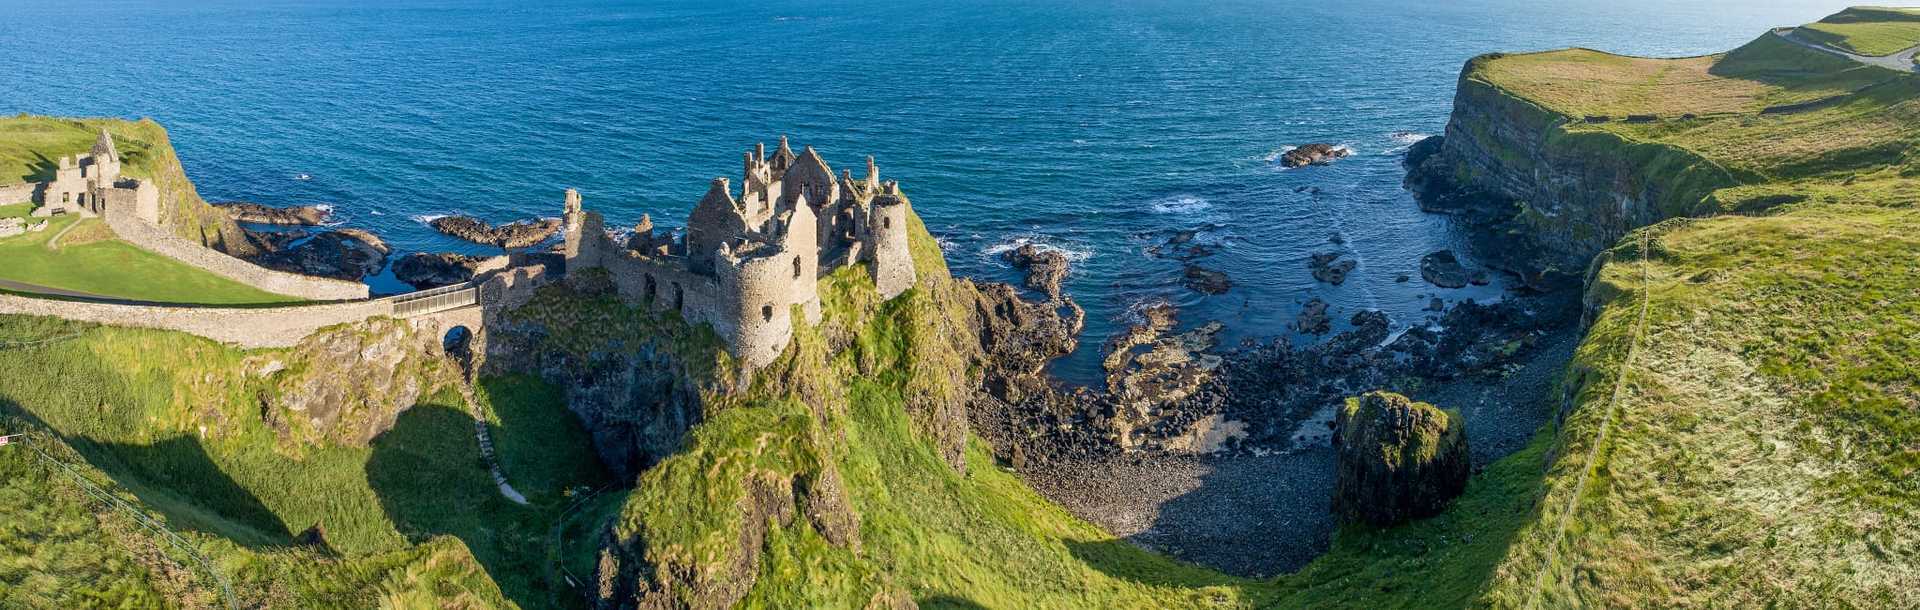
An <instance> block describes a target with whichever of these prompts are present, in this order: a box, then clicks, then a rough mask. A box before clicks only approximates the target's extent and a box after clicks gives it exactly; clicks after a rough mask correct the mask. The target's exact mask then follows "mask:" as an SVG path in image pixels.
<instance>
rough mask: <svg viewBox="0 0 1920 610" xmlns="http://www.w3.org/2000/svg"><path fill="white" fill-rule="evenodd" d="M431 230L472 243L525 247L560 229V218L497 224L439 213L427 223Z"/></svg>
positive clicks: (516, 247) (502, 246)
mask: <svg viewBox="0 0 1920 610" xmlns="http://www.w3.org/2000/svg"><path fill="white" fill-rule="evenodd" d="M427 224H428V225H429V226H432V227H433V228H434V230H436V231H439V232H441V233H445V234H447V235H451V236H454V237H458V238H460V239H464V240H467V241H470V242H473V243H476V244H483V245H488V246H496V247H500V248H512V249H518V248H528V247H532V246H535V245H538V244H539V243H540V242H543V241H546V240H547V239H548V238H551V237H553V235H554V234H555V233H558V232H559V231H560V219H558V218H541V219H537V220H521V221H517V222H512V223H508V224H504V225H500V226H493V225H490V224H487V222H486V221H484V220H480V219H478V218H474V217H472V216H442V217H440V218H435V219H433V220H432V221H431V222H428V223H427Z"/></svg>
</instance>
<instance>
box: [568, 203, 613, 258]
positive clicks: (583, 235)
mask: <svg viewBox="0 0 1920 610" xmlns="http://www.w3.org/2000/svg"><path fill="white" fill-rule="evenodd" d="M566 197H567V199H566V207H565V208H564V211H563V212H562V213H561V217H560V218H561V221H560V222H561V231H562V232H563V233H564V235H563V236H562V237H563V239H565V240H566V245H565V246H564V247H563V249H562V252H563V253H564V254H565V256H566V258H567V268H568V269H586V268H590V267H598V266H600V265H601V242H603V241H606V239H605V237H606V232H607V229H606V226H605V222H604V221H603V220H601V218H600V213H599V212H588V211H586V210H583V209H581V207H580V191H577V190H574V189H567V195H566Z"/></svg>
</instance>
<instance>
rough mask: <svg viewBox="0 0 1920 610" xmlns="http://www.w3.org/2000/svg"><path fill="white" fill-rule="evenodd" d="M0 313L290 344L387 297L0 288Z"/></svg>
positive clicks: (370, 313) (257, 344) (388, 305)
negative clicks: (118, 295) (244, 298)
mask: <svg viewBox="0 0 1920 610" xmlns="http://www.w3.org/2000/svg"><path fill="white" fill-rule="evenodd" d="M0 314H17V315H29V316H50V317H55V318H64V319H68V320H78V321H82V322H93V323H96V324H106V325H110V326H132V327H136V328H151V329H156V330H172V331H179V332H184V333H189V334H194V335H199V336H202V337H206V338H208V339H212V340H215V341H219V342H222V343H229V344H233V345H237V346H240V347H244V348H261V347H291V346H293V345H294V344H297V343H299V342H300V340H301V339H304V338H306V337H307V335H311V334H313V332H314V331H317V330H320V329H322V328H326V327H328V326H333V325H336V324H345V323H348V322H357V321H360V320H364V319H367V318H371V317H375V316H390V315H392V314H393V302H392V300H391V299H378V300H371V301H353V302H348V303H323V304H317V305H291V306H286V307H254V308H249V307H210V306H204V305H136V304H122V303H100V302H92V301H59V300H54V299H39V298H33V297H23V296H15V295H11V294H0Z"/></svg>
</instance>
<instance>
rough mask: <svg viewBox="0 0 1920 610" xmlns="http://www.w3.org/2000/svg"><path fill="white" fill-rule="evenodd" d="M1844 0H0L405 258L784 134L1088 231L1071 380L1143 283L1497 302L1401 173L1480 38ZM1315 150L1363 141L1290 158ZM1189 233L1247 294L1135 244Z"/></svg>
mask: <svg viewBox="0 0 1920 610" xmlns="http://www.w3.org/2000/svg"><path fill="white" fill-rule="evenodd" d="M1846 4H1847V3H1846V2H1747V1H1729V0H1712V1H1705V2H1684V3H1682V2H1656V1H1650V0H1621V1H1607V2H1589V1H1581V2H1530V1H1521V0H1469V1H1462V2H1444V1H1406V0H1362V1H1358V2H1340V3H1319V2H1281V1H1238V0H1229V1H1202V0H1188V1H1147V2H1091V1H1057V2H1044V1H1042V2H926V1H920V0H895V1H889V2H833V1H810V2H766V3H743V4H721V3H714V2H660V3H618V2H559V3H550V2H544V3H531V2H529V3H483V2H418V1H405V0H401V1H393V2H377V3H373V2H327V1H313V0H307V1H294V2H280V1H273V0H257V1H246V2H174V1H168V2H112V3H108V2H101V3H93V2H61V3H48V2H35V3H29V4H17V3H11V2H0V14H4V15H5V18H4V19H0V65H4V66H5V67H6V69H5V71H4V72H0V113H6V114H12V113H16V112H31V113H41V114H55V115H88V116H95V115H105V116H122V117H139V116H150V117H153V118H155V119H157V120H159V121H161V122H162V123H164V124H165V125H166V126H167V127H168V128H169V129H170V130H171V132H172V136H173V141H174V145H175V146H176V147H177V148H178V149H179V151H180V154H181V157H182V159H183V160H184V162H185V164H186V168H187V172H188V174H189V175H190V176H191V177H192V178H193V179H194V181H195V182H196V183H197V184H198V186H199V189H200V192H201V194H202V195H204V196H205V197H206V198H207V199H209V200H215V201H218V200H228V199H244V200H250V201H257V202H261V203H268V204H299V203H328V204H331V205H333V206H334V208H335V210H336V213H337V215H338V216H339V217H340V218H341V219H342V220H343V221H344V222H345V223H346V224H347V225H350V226H357V227H363V228H368V229H372V230H374V231H376V232H378V233H379V234H381V235H382V236H384V237H386V238H387V240H388V241H389V242H391V243H392V244H394V245H395V246H397V247H398V248H400V249H402V250H436V251H437V250H462V251H474V252H478V251H482V249H480V248H477V247H473V246H470V245H466V244H463V243H461V242H457V241H454V240H451V239H448V238H444V237H441V236H439V235H437V234H435V233H433V232H432V231H431V230H430V229H428V228H426V226H425V225H424V224H423V222H422V219H423V218H427V217H430V216H432V215H436V214H447V213H456V212H458V213H468V214H474V215H477V216H481V217H484V218H488V219H490V220H494V221H507V220H512V219H516V218H523V217H528V216H553V215H557V214H558V212H559V209H560V193H561V190H562V189H564V188H567V187H576V188H579V189H581V191H582V192H583V193H584V194H585V197H586V201H587V204H588V205H589V206H590V207H592V208H595V209H599V210H602V211H603V212H605V213H606V214H607V217H608V220H609V223H610V224H614V225H628V224H631V223H632V222H633V221H634V220H637V219H638V217H639V216H640V214H641V213H643V212H644V213H651V214H652V215H653V217H654V220H655V221H656V222H657V223H660V224H663V225H675V224H678V223H679V222H680V220H681V219H682V218H683V217H684V216H685V214H686V212H687V211H688V210H689V209H690V208H691V207H692V204H693V203H694V202H695V201H696V200H697V199H698V197H699V196H700V195H701V193H703V192H704V191H705V189H706V185H707V181H708V179H709V178H712V177H713V176H717V175H727V176H734V175H737V174H738V173H739V166H740V152H741V151H743V150H745V149H747V148H748V147H750V146H751V145H752V144H753V143H754V142H756V141H762V140H765V141H768V142H771V141H772V140H773V139H774V138H775V137H776V136H778V135H780V134H789V135H791V136H792V137H793V138H794V140H795V141H796V143H803V144H812V145H814V146H816V147H817V148H818V149H819V150H820V151H821V152H822V153H823V154H824V155H825V156H826V157H827V159H828V160H829V161H830V162H832V163H834V165H835V168H836V169H838V168H840V167H854V166H856V165H857V164H858V163H860V161H861V159H862V158H863V156H864V155H867V154H873V155H876V156H877V157H878V158H879V164H880V167H881V173H882V175H883V176H886V177H890V178H896V179H899V180H901V182H902V186H903V188H904V189H906V191H907V192H908V194H909V195H910V196H911V197H912V198H913V201H914V203H915V207H916V210H917V211H918V212H919V213H920V214H921V215H922V216H923V217H925V218H926V220H927V223H928V225H929V226H930V227H931V228H932V230H933V231H934V233H935V234H936V235H938V236H939V237H941V239H942V241H943V244H944V245H945V246H946V248H947V255H948V260H949V262H950V263H952V265H953V267H954V269H955V271H957V272H959V273H961V274H966V275H972V276H977V277H984V278H989V279H1012V278H1013V275H1012V273H1011V272H1010V271H1009V270H1008V269H1007V268H1006V267H1005V265H1004V264H1002V263H1001V262H999V261H998V259H997V258H996V257H995V256H993V253H995V252H997V251H1000V250H1003V249H1005V248H1006V247H1008V246H1010V245H1013V244H1017V243H1021V240H1032V241H1038V242H1041V243H1045V244H1051V245H1055V246H1057V247H1061V248H1064V249H1066V250H1068V251H1069V252H1071V253H1072V254H1073V256H1074V257H1075V258H1076V259H1077V263H1076V267H1075V269H1074V272H1073V275H1072V277H1071V278H1070V280H1069V283H1068V291H1069V292H1070V293H1071V294H1073V295H1074V296H1075V297H1076V298H1077V299H1078V300H1079V301H1080V302H1081V303H1082V304H1083V305H1084V306H1086V307H1087V309H1088V312H1089V316H1090V317H1089V326H1088V331H1087V332H1088V335H1087V337H1088V340H1087V341H1084V342H1083V343H1084V344H1086V345H1087V346H1088V347H1085V348H1083V349H1082V350H1081V353H1079V354H1076V355H1075V356H1073V357H1071V358H1069V359H1067V360H1066V361H1065V362H1063V363H1062V364H1061V365H1060V367H1059V371H1060V372H1061V373H1062V374H1063V375H1065V376H1067V377H1068V378H1070V379H1079V380H1084V379H1088V378H1090V377H1091V376H1092V375H1094V374H1095V371H1096V370H1097V366H1098V364H1097V362H1098V359H1099V355H1098V353H1097V352H1098V349H1099V348H1098V346H1099V344H1100V342H1101V339H1103V338H1104V337H1105V336H1107V335H1108V334H1109V333H1110V332H1111V331H1112V330H1113V329H1114V328H1115V327H1116V325H1120V324H1124V323H1126V318H1127V312H1128V311H1129V308H1131V307H1134V306H1136V305H1137V304H1139V303H1141V302H1143V301H1145V300H1150V299H1156V298H1164V299H1167V300H1171V301H1173V302H1175V303H1177V304H1179V305H1181V306H1182V308H1183V314H1182V320H1183V321H1184V322H1185V323H1187V324H1197V323H1200V322H1203V321H1206V320H1209V319H1218V320H1222V321H1225V322H1227V323H1228V324H1229V326H1230V328H1231V332H1230V336H1231V337H1232V338H1233V339H1238V338H1241V337H1262V336H1270V335H1281V334H1285V333H1286V331H1285V328H1284V327H1285V325H1286V324H1287V323H1288V322H1290V321H1291V320H1292V319H1293V317H1294V315H1295V314H1296V313H1297V312H1298V310H1299V306H1300V305H1299V304H1300V303H1301V302H1303V301H1305V300H1306V299H1308V298H1311V297H1316V296H1317V297H1319V298H1322V299H1325V300H1327V301H1328V302H1330V303H1333V304H1334V306H1335V309H1336V311H1337V312H1339V313H1340V314H1341V315H1340V316H1339V317H1340V318H1341V319H1342V320H1344V318H1345V317H1346V316H1347V315H1350V314H1351V313H1353V312H1354V311H1357V310H1359V309H1363V308H1378V309H1383V310H1385V311H1387V313H1388V314H1389V315H1390V316H1391V317H1392V319H1393V320H1394V323H1395V325H1396V326H1400V327H1404V326H1406V325H1409V324H1419V323H1422V322H1423V320H1424V317H1423V316H1424V315H1425V314H1424V313H1423V312H1421V311H1420V309H1421V307H1423V306H1424V305H1425V304H1426V299H1425V298H1423V297H1424V296H1427V295H1433V294H1439V295H1441V296H1443V297H1445V298H1448V299H1449V300H1458V299H1462V298H1481V299H1487V298H1495V297H1497V295H1498V294H1499V286H1497V285H1496V286H1491V287H1485V288H1479V289H1466V290H1454V291H1438V290H1435V289H1434V288H1432V287H1430V286H1427V285H1425V284H1424V283H1423V282H1421V281H1420V280H1419V274H1418V259H1419V257H1420V255H1422V254H1424V253H1426V252H1429V251H1432V250H1435V249H1440V248H1448V247H1452V248H1455V249H1461V246H1460V244H1458V243H1456V240H1457V238H1456V237H1455V236H1454V234H1453V232H1452V231H1450V230H1449V227H1448V226H1447V221H1446V220H1445V219H1444V218H1441V217H1435V216H1430V215H1425V214H1421V213H1420V212H1419V211H1418V209H1417V208H1416V207H1415V205H1414V202H1413V201H1412V200H1411V199H1410V198H1409V197H1408V196H1407V195H1406V194H1405V193H1404V192H1403V191H1402V190H1401V189H1400V179H1401V177H1402V175H1403V171H1402V169H1401V168H1400V166H1399V162H1398V159H1399V153H1400V152H1402V151H1403V150H1404V149H1405V147H1406V146H1407V145H1408V144H1410V143H1411V142H1412V141H1413V140H1414V139H1415V138H1417V137H1420V136H1421V135H1424V134H1432V133H1438V132H1439V131H1440V130H1441V128H1442V126H1443V125H1444V124H1445V121H1446V117H1447V112H1448V110H1449V108H1450V104H1451V98H1452V91H1453V84H1454V79H1455V77H1456V75H1457V73H1458V70H1459V68H1460V65H1461V64H1462V62H1464V61H1465V60H1466V59H1467V58H1469V57H1471V56H1473V55H1475V54H1478V53H1481V52H1486V51H1495V50H1505V51H1525V50H1538V49H1548V48H1557V47H1565V46H1587V47H1594V48H1599V49H1603V50H1609V51H1615V52H1621V53H1629V54H1638V55H1696V54H1702V53H1710V52H1716V51H1720V50H1725V49H1730V48H1732V47H1734V46H1737V45H1739V44H1741V43H1744V42H1745V41H1747V40H1750V39H1752V38H1754V37H1755V36H1758V35H1760V34H1761V33H1762V32H1764V31H1765V29H1766V28H1768V27H1770V26H1776V25H1790V24H1797V23H1802V22H1807V21H1812V20H1815V19H1818V18H1819V17H1821V16H1823V15H1825V14H1828V13H1831V12H1834V11H1836V10H1838V9H1840V8H1842V7H1844V6H1846ZM1315 141H1325V142H1332V143H1337V144H1342V145H1345V146H1348V147H1350V148H1351V149H1352V150H1353V152H1354V156H1353V157H1352V158H1349V159H1347V160H1345V161H1342V162H1340V163H1338V164H1336V165H1333V166H1329V167H1318V168H1308V169H1303V170H1285V171H1283V170H1281V169H1279V167H1278V165H1277V163H1276V162H1275V161H1276V158H1277V155H1278V153H1279V152H1280V151H1282V150H1285V148H1286V147H1288V146H1292V145H1298V144H1302V143H1307V142H1315ZM1315 187H1317V189H1318V190H1317V191H1315V190H1314V188H1315ZM1181 229H1206V230H1205V231H1203V232H1202V233H1201V234H1200V238H1201V239H1202V240H1205V241H1208V242H1210V243H1216V244H1218V245H1220V246H1221V247H1222V249H1221V252H1220V253H1219V254H1218V255H1215V256H1213V257H1210V258H1207V259H1203V260H1202V261H1200V262H1201V264H1202V265H1204V266H1207V267H1210V268H1214V269H1219V270H1222V271H1225V272H1227V273H1228V274H1229V275H1230V276H1231V277H1232V278H1233V281H1234V282H1235V288H1234V289H1233V291H1231V292H1229V293H1227V294H1225V295H1221V296H1214V297H1204V296H1201V295H1198V294H1196V293H1193V292H1190V291H1188V290H1186V289H1185V288H1183V287H1181V286H1180V285H1179V278H1180V276H1181V266H1180V264H1179V263H1177V262H1174V261H1169V260H1162V259H1157V258H1153V257H1151V256H1149V255H1148V254H1147V253H1146V252H1145V249H1146V248H1147V247H1149V246H1151V245H1153V244H1154V243H1157V241H1159V240H1163V239H1164V238H1165V237H1166V235H1165V232H1167V231H1173V230H1181ZM1335 234H1337V235H1339V236H1340V238H1341V241H1343V242H1344V244H1335V243H1332V242H1331V241H1330V240H1329V237H1330V236H1332V235H1335ZM1322 251H1344V252H1348V253H1349V254H1350V255H1351V256H1353V257H1354V258H1356V259H1357V260H1358V261H1359V263H1360V266H1359V268H1358V269H1357V270H1356V271H1355V272H1354V273H1353V275H1352V276H1351V277H1350V278H1349V279H1348V280H1347V282H1346V284H1345V285H1342V286H1339V287H1333V286H1328V285H1324V284H1317V283H1316V282H1315V281H1314V280H1313V279H1312V278H1311V277H1310V276H1309V275H1308V270H1307V267H1306V261H1307V259H1308V256H1309V255H1310V254H1311V253H1313V252H1322ZM1400 274H1411V275H1412V276H1413V278H1414V279H1413V280H1412V281H1410V282H1407V283H1399V282H1396V281H1395V279H1396V276H1398V275H1400ZM376 285H377V286H378V287H380V288H386V289H397V286H394V285H393V283H392V282H390V281H386V282H376Z"/></svg>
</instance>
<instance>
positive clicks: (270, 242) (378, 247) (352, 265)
mask: <svg viewBox="0 0 1920 610" xmlns="http://www.w3.org/2000/svg"><path fill="white" fill-rule="evenodd" d="M253 242H254V244H255V245H256V246H257V247H258V248H259V249H260V250H262V251H264V252H265V254H261V255H259V256H257V257H254V258H253V259H252V261H253V262H254V263H255V264H258V265H260V266H262V267H266V268H268V269H274V270H279V271H287V272H291V273H299V274H303V275H313V276H320V277H330V278H334V279H341V280H359V279H361V278H364V277H366V276H369V275H374V274H377V273H379V272H380V268H381V267H384V266H385V265H386V261H387V254H388V253H389V252H391V249H390V248H388V247H387V244H386V242H385V241H382V240H381V239H380V238H379V237H378V236H375V235H374V234H372V233H369V232H366V231H363V230H360V229H337V230H333V231H326V232H322V233H320V234H317V235H311V236H309V235H308V233H306V232H305V231H304V230H301V231H292V232H273V233H254V237H253Z"/></svg>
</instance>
